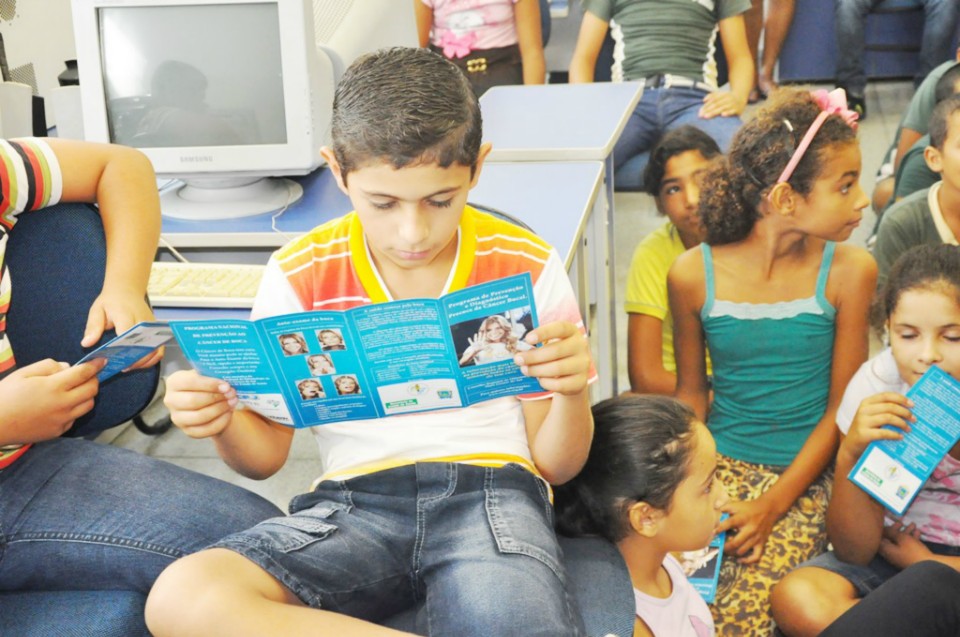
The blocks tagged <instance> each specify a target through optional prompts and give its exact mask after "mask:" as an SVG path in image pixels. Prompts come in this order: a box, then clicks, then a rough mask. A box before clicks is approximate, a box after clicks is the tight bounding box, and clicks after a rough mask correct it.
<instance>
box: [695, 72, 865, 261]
mask: <svg viewBox="0 0 960 637" xmlns="http://www.w3.org/2000/svg"><path fill="white" fill-rule="evenodd" d="M820 112H821V110H820V106H819V105H818V104H817V102H816V101H814V98H813V96H812V95H810V93H808V92H806V91H800V90H796V89H779V90H777V91H776V92H775V93H774V94H773V95H772V96H771V99H770V102H769V105H768V106H766V107H765V108H763V109H762V110H760V111H759V112H758V113H757V115H756V116H755V117H754V118H753V119H752V120H750V121H749V122H747V123H746V124H744V125H743V127H741V128H740V130H739V131H737V134H736V135H735V136H734V138H733V142H732V144H731V146H730V150H729V152H728V153H727V155H726V156H724V157H721V158H720V159H717V160H716V161H714V162H713V164H712V165H711V167H710V168H709V169H708V172H707V174H706V175H704V178H703V189H702V190H701V192H700V218H701V219H702V220H703V225H704V228H705V229H706V231H707V243H709V244H710V245H721V244H725V243H733V242H735V241H740V240H741V239H744V238H746V236H747V235H748V234H750V231H751V230H752V229H753V226H754V224H755V223H756V222H757V220H758V219H759V218H760V212H759V210H758V209H759V207H760V202H761V200H762V199H763V197H765V196H766V194H767V192H768V191H769V190H770V188H772V187H773V186H774V185H776V182H777V178H778V177H779V176H780V173H781V172H782V171H783V169H784V168H785V167H786V165H787V163H788V162H789V161H790V158H791V157H792V156H793V152H794V150H795V149H796V148H797V146H799V145H800V141H801V140H802V139H803V136H804V135H805V134H806V133H807V130H808V129H809V128H810V125H811V124H813V120H815V119H816V118H817V116H818V115H819V114H820ZM856 139H857V134H856V131H854V130H853V129H852V128H851V127H850V126H848V125H847V124H846V122H844V120H843V119H842V118H841V117H840V116H839V115H831V116H830V117H828V118H827V119H826V121H824V122H823V125H822V126H821V127H820V129H819V130H818V131H817V133H816V135H814V136H813V140H812V141H811V142H810V147H809V148H807V151H806V152H805V153H804V154H803V158H802V159H801V160H800V163H799V164H797V167H796V169H795V170H794V171H793V174H792V175H791V176H790V179H789V180H788V183H789V184H790V186H791V187H792V188H793V190H794V191H796V192H797V193H799V194H800V195H802V196H804V197H806V196H807V195H809V194H810V191H811V190H812V189H813V184H814V182H815V181H816V179H817V177H819V176H820V169H821V167H822V166H823V164H824V163H825V162H824V160H825V159H826V156H825V155H826V152H827V150H828V149H829V148H830V147H831V146H834V145H836V144H848V143H855V142H856Z"/></svg>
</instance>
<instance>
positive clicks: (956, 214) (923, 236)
mask: <svg viewBox="0 0 960 637" xmlns="http://www.w3.org/2000/svg"><path fill="white" fill-rule="evenodd" d="M957 144H960V95H954V96H953V97H948V98H947V99H945V100H944V101H942V102H940V103H939V104H937V107H936V108H935V109H934V110H933V116H932V117H931V118H930V146H928V147H927V151H925V154H926V160H927V163H928V165H929V166H930V168H931V169H932V170H933V171H934V172H937V173H939V174H940V176H941V180H940V181H939V182H937V183H935V184H934V185H933V186H931V187H930V188H928V189H927V190H921V191H919V192H915V193H913V194H912V195H910V196H908V197H907V198H905V199H903V200H901V201H899V202H897V203H896V204H894V205H893V206H892V207H891V208H890V209H889V210H887V212H886V213H884V215H883V218H882V219H881V220H880V226H879V227H878V228H877V242H876V245H875V246H874V248H873V256H874V257H875V258H876V260H877V266H878V267H879V283H880V285H883V283H884V281H885V280H886V277H887V273H888V272H889V271H890V267H891V266H892V265H893V262H894V261H896V260H897V259H898V258H899V257H900V255H902V254H903V253H904V252H906V250H907V249H909V248H911V247H913V246H917V245H923V244H933V245H936V244H939V243H947V244H950V245H957V237H960V156H958V155H957V154H956V153H955V152H953V150H952V149H953V148H955V147H956V145H957Z"/></svg>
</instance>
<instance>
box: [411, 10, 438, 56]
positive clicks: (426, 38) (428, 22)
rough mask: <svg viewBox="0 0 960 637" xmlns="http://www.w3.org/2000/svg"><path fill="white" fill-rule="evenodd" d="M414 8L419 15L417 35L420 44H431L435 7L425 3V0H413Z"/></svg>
mask: <svg viewBox="0 0 960 637" xmlns="http://www.w3.org/2000/svg"><path fill="white" fill-rule="evenodd" d="M413 10H414V12H415V13H416V16H417V36H418V37H419V41H420V46H422V47H427V46H429V45H430V30H431V29H433V9H431V8H430V7H428V6H427V5H425V4H423V0H413Z"/></svg>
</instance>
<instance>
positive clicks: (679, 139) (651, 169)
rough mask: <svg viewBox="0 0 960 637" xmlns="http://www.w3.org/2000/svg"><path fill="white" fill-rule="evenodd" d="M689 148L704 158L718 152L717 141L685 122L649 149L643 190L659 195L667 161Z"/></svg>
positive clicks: (713, 155) (708, 157)
mask: <svg viewBox="0 0 960 637" xmlns="http://www.w3.org/2000/svg"><path fill="white" fill-rule="evenodd" d="M691 150H696V151H699V152H700V154H701V155H703V157H704V159H712V158H713V157H716V156H717V155H719V154H720V147H719V146H717V142H716V141H714V139H713V138H712V137H710V136H709V135H707V134H706V133H705V132H703V131H702V130H700V129H699V128H697V127H696V126H691V125H689V124H685V125H683V126H681V127H680V128H675V129H674V130H672V131H670V132H668V133H667V134H665V135H664V136H663V137H661V138H660V140H659V141H658V142H657V145H656V146H654V147H653V150H651V151H650V160H649V161H648V162H647V167H646V168H645V169H644V171H643V191H644V192H645V193H647V194H649V195H652V196H654V197H657V196H659V195H660V184H661V183H663V175H664V174H665V173H666V172H667V162H668V161H670V159H671V158H673V157H676V156H677V155H682V154H683V153H686V152H688V151H691Z"/></svg>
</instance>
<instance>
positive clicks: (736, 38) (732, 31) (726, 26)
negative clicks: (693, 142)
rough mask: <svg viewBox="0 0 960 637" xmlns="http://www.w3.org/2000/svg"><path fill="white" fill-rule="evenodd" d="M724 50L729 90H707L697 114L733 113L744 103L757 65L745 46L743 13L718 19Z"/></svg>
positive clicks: (726, 115) (742, 107)
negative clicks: (709, 91) (710, 91)
mask: <svg viewBox="0 0 960 637" xmlns="http://www.w3.org/2000/svg"><path fill="white" fill-rule="evenodd" d="M719 27H720V38H721V39H722V40H723V52H724V55H725V56H726V59H727V67H728V68H729V69H730V72H729V77H730V90H729V91H715V92H713V93H708V94H707V96H706V97H705V98H704V100H703V102H704V104H703V108H701V109H700V117H703V118H706V119H709V118H711V117H717V116H722V117H732V116H734V115H739V114H741V113H742V112H743V110H744V109H745V108H746V107H747V100H748V98H749V97H750V91H752V90H753V79H754V74H755V72H756V68H755V66H754V63H753V56H751V55H750V48H749V47H748V46H747V30H746V26H745V24H744V21H743V16H742V15H736V16H731V17H729V18H724V19H723V20H721V21H720V23H719Z"/></svg>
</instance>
